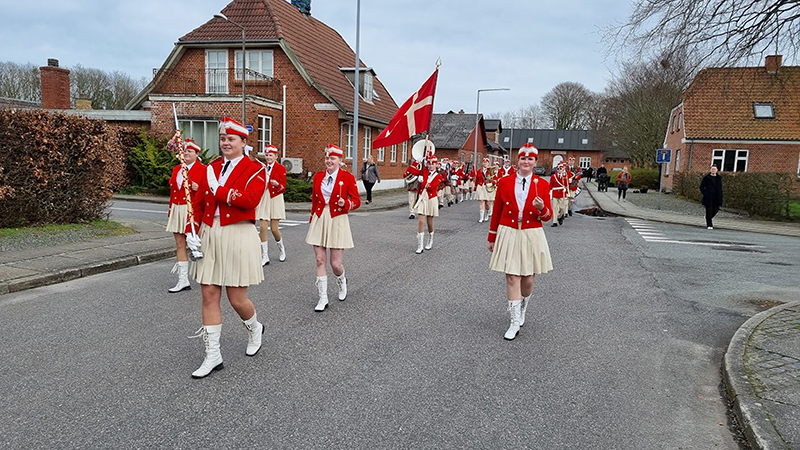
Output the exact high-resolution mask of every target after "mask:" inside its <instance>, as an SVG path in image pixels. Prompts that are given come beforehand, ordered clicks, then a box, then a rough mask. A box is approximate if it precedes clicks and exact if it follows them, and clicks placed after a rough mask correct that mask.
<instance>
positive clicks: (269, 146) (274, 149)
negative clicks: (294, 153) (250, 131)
mask: <svg viewBox="0 0 800 450" xmlns="http://www.w3.org/2000/svg"><path fill="white" fill-rule="evenodd" d="M264 153H275V154H276V155H277V154H278V147H275V146H274V145H272V144H267V146H266V147H264Z"/></svg>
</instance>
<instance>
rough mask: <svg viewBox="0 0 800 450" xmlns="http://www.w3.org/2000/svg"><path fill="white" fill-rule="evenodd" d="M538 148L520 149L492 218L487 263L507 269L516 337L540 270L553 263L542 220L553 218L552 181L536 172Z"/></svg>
mask: <svg viewBox="0 0 800 450" xmlns="http://www.w3.org/2000/svg"><path fill="white" fill-rule="evenodd" d="M538 156H539V151H538V150H537V149H536V147H534V146H533V145H532V144H525V145H523V146H522V147H521V148H520V149H519V160H518V163H517V166H518V171H517V174H516V175H515V176H513V177H511V176H508V177H504V178H502V179H500V181H499V182H498V183H497V201H496V202H495V204H494V214H493V215H492V221H491V223H490V224H489V238H488V240H489V244H488V247H489V251H490V252H492V256H491V260H490V262H489V268H490V269H491V270H494V271H497V272H503V273H505V274H506V298H507V299H508V311H509V315H510V318H511V325H510V326H509V327H508V330H507V331H506V333H505V335H504V336H503V337H504V338H505V339H507V340H512V339H514V338H515V337H516V336H517V334H518V333H519V329H520V327H521V326H522V325H523V324H524V323H525V310H526V309H527V307H528V304H529V302H530V301H531V298H532V297H533V281H534V277H535V276H536V274H540V273H547V272H549V271H550V270H552V269H553V264H552V261H551V259H550V248H549V246H548V244H547V239H546V238H545V235H544V229H543V228H542V222H545V221H547V220H550V218H551V217H552V212H551V209H550V186H549V185H548V183H547V181H545V180H544V179H543V178H540V177H538V176H536V175H534V174H533V167H534V166H535V165H536V160H537V159H538Z"/></svg>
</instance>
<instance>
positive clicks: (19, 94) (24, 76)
mask: <svg viewBox="0 0 800 450" xmlns="http://www.w3.org/2000/svg"><path fill="white" fill-rule="evenodd" d="M41 85H42V82H41V78H40V74H39V68H38V67H36V66H34V65H33V64H30V63H28V64H17V63H14V62H11V61H6V62H0V97H5V98H13V99H17V100H27V101H30V102H39V101H41V99H42V89H41Z"/></svg>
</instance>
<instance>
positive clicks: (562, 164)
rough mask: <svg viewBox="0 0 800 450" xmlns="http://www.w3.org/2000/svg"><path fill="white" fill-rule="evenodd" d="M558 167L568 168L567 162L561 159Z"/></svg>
mask: <svg viewBox="0 0 800 450" xmlns="http://www.w3.org/2000/svg"><path fill="white" fill-rule="evenodd" d="M557 167H558V168H559V169H566V168H567V163H565V162H564V161H561V162H560V163H558V166H557Z"/></svg>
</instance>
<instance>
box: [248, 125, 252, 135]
mask: <svg viewBox="0 0 800 450" xmlns="http://www.w3.org/2000/svg"><path fill="white" fill-rule="evenodd" d="M247 132H248V133H252V132H253V126H252V125H248V126H247Z"/></svg>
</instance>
